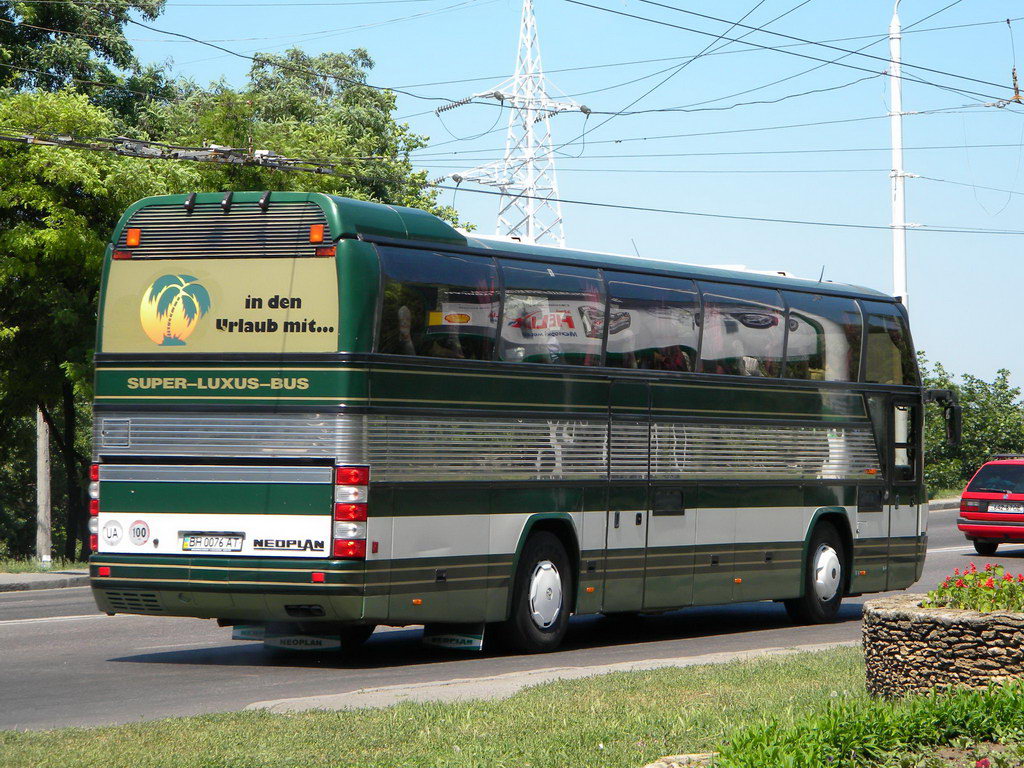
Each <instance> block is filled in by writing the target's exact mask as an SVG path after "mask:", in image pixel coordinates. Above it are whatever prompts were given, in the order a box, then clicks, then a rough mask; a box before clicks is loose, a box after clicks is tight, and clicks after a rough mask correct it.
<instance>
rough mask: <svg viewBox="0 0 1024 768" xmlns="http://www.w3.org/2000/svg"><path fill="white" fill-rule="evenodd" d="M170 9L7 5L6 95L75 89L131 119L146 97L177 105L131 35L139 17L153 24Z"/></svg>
mask: <svg viewBox="0 0 1024 768" xmlns="http://www.w3.org/2000/svg"><path fill="white" fill-rule="evenodd" d="M163 5H164V0H112V1H111V2H95V1H94V0H66V2H46V3H37V2H18V1H17V0H0V88H9V89H12V90H24V91H30V90H43V91H56V90H61V89H66V88H70V89H75V90H77V91H79V92H81V93H84V94H86V95H88V96H89V97H90V98H91V99H92V100H93V101H94V103H97V104H100V105H102V106H104V107H106V108H108V109H111V110H113V111H114V112H116V113H117V114H119V115H121V116H124V117H130V116H131V115H133V114H134V112H135V109H136V107H137V105H138V103H139V102H140V96H139V93H148V94H153V95H154V96H155V97H157V98H169V97H170V96H171V90H170V84H169V83H168V82H167V80H166V78H165V77H164V76H163V73H162V72H161V70H160V69H158V68H156V67H143V66H141V65H140V64H139V62H138V61H137V60H136V58H135V55H134V53H133V52H132V47H131V44H130V43H129V42H128V40H127V39H126V38H125V35H124V27H125V26H126V25H127V24H128V23H129V22H128V20H129V18H130V17H131V16H132V15H135V16H136V18H139V17H141V18H145V19H153V18H156V16H157V15H158V14H159V13H160V11H161V10H162V9H163ZM59 30H71V31H72V34H67V33H64V32H60V31H59Z"/></svg>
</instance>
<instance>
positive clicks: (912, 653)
mask: <svg viewBox="0 0 1024 768" xmlns="http://www.w3.org/2000/svg"><path fill="white" fill-rule="evenodd" d="M923 598H924V595H899V596H898V597H886V598H881V599H879V600H870V601H868V602H867V603H865V605H864V658H865V662H866V664H867V686H868V692H869V693H871V694H872V695H876V696H902V695H904V694H907V693H921V692H925V691H928V690H931V689H933V688H937V689H940V690H942V689H946V688H950V687H952V686H967V687H971V688H981V687H985V686H987V685H989V684H990V683H999V682H1002V681H1005V680H1009V679H1012V678H1024V614H1022V613H1008V612H1005V611H997V612H993V613H978V612H977V611H962V610H956V609H952V608H922V607H921V600H922V599H923Z"/></svg>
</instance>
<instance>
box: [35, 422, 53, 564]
mask: <svg viewBox="0 0 1024 768" xmlns="http://www.w3.org/2000/svg"><path fill="white" fill-rule="evenodd" d="M52 533H53V531H52V528H51V525H50V427H49V425H48V424H47V423H46V419H44V418H43V411H42V409H41V408H36V558H37V559H38V560H39V562H40V563H42V564H43V567H45V568H49V567H50V548H51V537H52Z"/></svg>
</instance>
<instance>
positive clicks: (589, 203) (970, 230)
mask: <svg viewBox="0 0 1024 768" xmlns="http://www.w3.org/2000/svg"><path fill="white" fill-rule="evenodd" d="M429 186H432V187H434V188H435V189H448V190H454V191H461V192H470V193H473V194H478V195H497V194H500V193H498V192H492V191H491V190H489V189H471V188H460V187H453V186H450V185H447V184H437V183H434V184H429ZM559 202H561V203H564V204H566V205H581V206H586V207H591V208H610V209H615V210H622V211H637V212H641V213H661V214H668V215H674V216H697V217H701V218H710V219H726V220H730V221H752V222H762V223H769V224H796V225H801V226H810V227H834V228H838V229H864V230H878V231H886V232H888V231H890V230H891V229H892V227H891V226H889V225H888V224H852V223H847V222H838V221H815V220H811V219H781V218H772V217H769V216H742V215H739V214H729V213H709V212H707V211H685V210H681V209H676V208H653V207H648V206H642V205H625V204H622V203H602V202H597V201H594V200H570V199H568V198H562V199H561V200H559ZM915 231H918V232H933V233H943V234H966V235H1024V230H1016V229H983V228H980V227H930V226H925V225H918V226H917V227H915Z"/></svg>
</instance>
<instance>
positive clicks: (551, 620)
mask: <svg viewBox="0 0 1024 768" xmlns="http://www.w3.org/2000/svg"><path fill="white" fill-rule="evenodd" d="M571 596H572V576H571V574H570V570H569V556H568V555H567V554H566V553H565V547H563V546H562V542H560V541H559V540H558V538H557V537H556V536H555V535H554V534H551V533H548V532H546V531H540V532H539V533H535V534H532V535H531V536H530V538H529V539H527V540H526V546H525V547H523V552H522V554H521V555H520V557H519V567H518V568H517V569H516V576H515V581H514V583H513V585H512V613H511V615H510V616H509V618H508V621H506V622H504V623H503V624H502V625H501V629H500V630H499V631H501V632H502V634H503V636H504V639H505V642H504V644H505V645H506V646H507V647H508V648H510V649H512V650H516V651H521V652H523V653H542V652H544V651H553V650H554V649H555V648H557V647H558V646H559V645H560V644H561V642H562V638H564V637H565V633H566V630H568V628H569V601H570V599H571Z"/></svg>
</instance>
